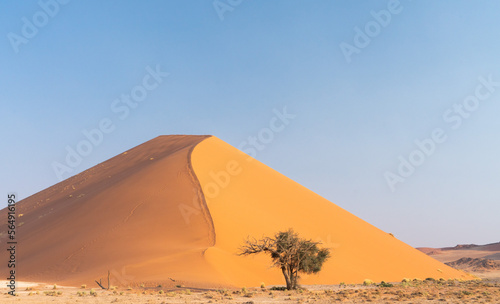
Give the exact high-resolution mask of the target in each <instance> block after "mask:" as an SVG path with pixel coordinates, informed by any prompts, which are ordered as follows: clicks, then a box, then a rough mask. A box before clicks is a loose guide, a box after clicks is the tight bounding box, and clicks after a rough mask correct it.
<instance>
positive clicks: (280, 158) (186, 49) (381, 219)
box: [0, 0, 500, 246]
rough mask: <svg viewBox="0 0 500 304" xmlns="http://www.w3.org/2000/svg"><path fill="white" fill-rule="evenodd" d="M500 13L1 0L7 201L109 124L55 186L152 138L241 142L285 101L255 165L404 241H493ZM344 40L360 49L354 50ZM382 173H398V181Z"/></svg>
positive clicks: (486, 8)
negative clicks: (124, 99) (121, 106)
mask: <svg viewBox="0 0 500 304" xmlns="http://www.w3.org/2000/svg"><path fill="white" fill-rule="evenodd" d="M43 7H45V11H44V8H43ZM499 9H500V3H497V2H493V1H474V2H472V1H439V2H437V1H418V2H416V1H413V2H412V1H408V0H401V1H399V2H398V1H395V0H391V1H363V2H361V1H356V2H354V1H290V0H288V1H284V0H282V1H246V0H242V1H238V0H232V1H229V0H220V1H210V0H209V1H142V2H141V1H95V0H89V1H76V0H73V1H68V0H65V1H62V0H59V1H56V0H41V1H23V2H22V3H19V2H15V1H2V2H1V3H0V25H1V26H0V29H1V31H2V32H0V37H2V38H1V39H0V105H1V111H0V117H1V119H0V130H1V131H0V132H1V133H0V134H1V141H2V149H1V150H0V159H2V160H3V162H2V169H1V172H0V195H4V196H5V198H6V197H7V193H9V192H16V193H17V194H18V196H19V197H20V198H26V197H28V196H30V195H32V194H34V193H36V192H38V191H40V190H43V189H44V188H46V187H49V186H51V185H53V184H55V183H57V182H58V181H59V179H58V177H57V175H56V174H55V172H54V169H53V164H54V162H58V163H61V164H64V162H65V156H66V154H67V152H66V147H68V146H69V147H71V148H73V149H76V147H77V145H78V144H79V143H80V142H81V141H82V140H84V139H85V136H84V135H83V133H82V131H84V130H87V131H90V130H92V129H94V128H96V127H98V126H99V123H100V121H101V120H103V119H109V120H110V121H111V122H112V124H113V127H114V130H113V131H112V132H111V133H108V134H104V136H103V139H102V142H101V143H100V144H98V145H96V146H93V147H92V151H91V152H90V153H89V155H87V156H85V157H82V161H81V163H80V164H78V165H77V166H75V168H71V169H72V171H71V173H64V174H63V177H64V178H67V177H69V176H71V175H73V174H76V173H78V172H81V171H83V170H85V169H87V168H90V167H92V166H94V165H96V164H98V163H100V162H102V161H104V160H106V159H108V158H110V157H112V156H114V155H116V154H119V153H121V152H123V151H124V150H127V149H130V148H132V147H134V146H136V145H138V144H140V143H143V142H145V141H147V140H149V139H152V138H154V137H156V136H158V135H165V134H212V135H215V136H217V137H219V138H221V139H223V140H225V141H226V142H228V143H230V144H232V145H233V146H239V145H240V144H241V143H242V142H243V141H245V140H247V139H248V137H249V136H257V138H258V135H259V134H261V132H262V130H263V129H265V128H266V127H269V122H270V121H271V119H273V117H275V116H276V114H275V110H277V111H283V109H284V108H286V111H288V113H290V114H294V115H296V116H295V118H293V119H291V120H290V122H289V124H288V125H286V127H285V128H284V129H283V130H282V131H280V132H275V134H274V136H273V139H272V140H271V141H270V142H267V143H266V144H265V145H263V146H264V149H262V150H261V151H258V153H257V155H256V158H257V159H259V160H260V161H262V162H264V163H265V164H267V165H269V166H271V167H272V168H274V169H276V170H278V171H279V172H281V173H283V174H285V175H287V176H288V177H290V178H292V179H294V180H295V181H297V182H299V183H301V184H303V185H304V186H306V187H308V188H310V189H311V190H313V191H315V192H317V193H318V194H320V195H322V196H324V197H325V198H327V199H329V200H330V201H332V202H333V203H335V204H338V205H339V206H341V207H343V208H345V209H347V210H348V211H350V212H352V213H354V214H355V215H357V216H359V217H361V218H363V219H365V220H367V221H368V222H370V223H371V224H374V225H375V226H377V227H379V228H381V229H382V230H384V231H387V232H392V233H393V234H394V235H395V236H396V237H398V238H399V239H401V240H403V241H405V242H407V243H409V244H410V245H413V246H452V245H455V244H457V243H489V242H497V241H499V236H498V234H497V232H498V231H499V228H500V224H499V221H498V214H500V204H499V199H500V187H498V184H499V183H500V174H499V172H500V162H499V160H498V155H500V144H499V141H498V139H497V138H498V134H499V131H500V120H499V119H497V113H500V86H498V84H496V82H498V81H500V72H499V71H500V69H499V68H500V61H499V60H498V54H499V53H500V40H499V39H498V28H500V20H499V19H498V16H497V15H498V14H497V13H498V11H499ZM49 13H50V14H49ZM50 15H52V16H50ZM376 16H378V17H376ZM33 28H34V31H33ZM30 29H31V32H30ZM359 32H361V33H362V34H359ZM13 37H15V39H14V38H13ZM363 38H364V39H363ZM356 43H357V44H356ZM347 44H348V45H349V46H350V50H352V49H356V50H357V51H356V52H354V53H352V54H350V55H346V54H345V51H343V48H342V47H341V46H342V45H344V46H345V45H347ZM348 59H349V60H348ZM148 67H149V69H153V70H155V69H159V70H160V71H162V72H165V73H167V72H168V73H169V75H168V76H166V77H164V78H163V79H162V82H161V83H158V85H157V87H156V88H154V89H152V90H148V91H146V93H147V96H146V97H145V98H144V100H142V101H141V102H137V106H136V107H135V108H133V109H132V108H130V109H129V110H130V111H129V114H128V116H127V117H126V118H124V119H120V115H119V113H117V112H116V111H115V112H114V111H113V109H112V104H113V102H114V101H115V100H117V99H120V96H121V95H122V94H131V92H132V91H134V90H135V88H137V86H141V84H142V83H143V79H144V77H145V76H146V75H148ZM481 79H482V80H481ZM149 80H151V78H149ZM485 82H489V83H490V84H489V86H488V85H485V84H484V83H485ZM478 86H479V87H480V88H479V91H478V90H477V88H478ZM477 92H479V96H482V98H479V97H478V95H477V94H478V93H477ZM486 95H488V96H487V97H485V96H486ZM478 101H479V102H478ZM464 103H467V104H464ZM454 105H455V106H458V107H460V106H461V105H462V108H463V106H464V105H465V106H467V108H466V110H462V113H464V112H463V111H466V113H465V114H467V115H465V114H463V115H462V114H459V113H458V112H456V111H455V110H456V108H454ZM467 109H468V110H467ZM447 111H452V112H448V120H446V119H445V118H444V117H443V115H444V113H447ZM450 113H451V114H450ZM464 116H467V118H465V117H464ZM451 118H454V121H455V122H456V121H457V120H458V119H460V120H461V124H460V126H459V127H456V125H455V124H454V123H452V122H450V120H451ZM455 127H456V128H455ZM436 129H440V130H441V131H442V133H443V134H444V135H443V136H445V137H446V140H445V141H444V142H441V143H437V142H434V148H433V149H430V150H429V151H430V152H431V153H428V154H426V153H425V151H423V150H422V149H420V148H419V147H418V145H417V144H416V143H415V141H416V140H418V141H424V142H425V139H429V138H432V133H433V132H434V131H435V130H436ZM431 150H432V151H431ZM429 151H427V152H429ZM411 155H413V156H414V159H413V161H414V162H415V163H418V166H417V165H415V166H414V169H413V170H410V171H411V174H409V176H404V177H403V176H402V175H401V174H400V173H401V172H399V171H398V167H399V166H401V165H400V162H401V161H400V158H399V157H400V156H401V157H402V158H403V159H406V161H408V162H409V159H410V156H411ZM422 156H423V158H422ZM419 157H420V158H419ZM388 172H390V173H392V174H393V176H396V175H397V176H399V178H400V179H398V181H397V182H395V184H393V187H392V188H391V186H390V182H389V183H388V182H387V174H388ZM407 175H408V174H407ZM401 180H404V181H401ZM393 182H394V180H393ZM2 193H3V194H2ZM3 201H4V202H3V203H0V207H2V208H3V207H5V206H6V199H4V200H3ZM305 203H307V202H305Z"/></svg>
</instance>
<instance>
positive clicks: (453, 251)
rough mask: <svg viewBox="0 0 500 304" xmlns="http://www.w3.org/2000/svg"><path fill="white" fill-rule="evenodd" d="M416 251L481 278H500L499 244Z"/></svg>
mask: <svg viewBox="0 0 500 304" xmlns="http://www.w3.org/2000/svg"><path fill="white" fill-rule="evenodd" d="M417 249H418V250H420V251H422V252H423V253H425V254H427V255H429V256H431V257H433V258H435V259H436V260H438V261H440V262H443V263H446V264H447V265H449V266H451V267H454V268H456V269H460V270H464V271H467V272H470V273H472V274H474V275H477V276H479V277H481V278H494V279H499V278H500V242H498V243H492V244H486V245H475V244H467V245H457V246H455V247H444V248H429V247H421V248H417Z"/></svg>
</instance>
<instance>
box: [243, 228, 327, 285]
mask: <svg viewBox="0 0 500 304" xmlns="http://www.w3.org/2000/svg"><path fill="white" fill-rule="evenodd" d="M319 244H321V243H319V242H313V241H312V240H307V239H302V238H300V237H299V235H298V233H295V232H294V231H293V229H288V230H287V231H280V232H278V233H276V234H275V236H274V237H264V238H263V239H261V240H257V239H255V238H253V239H247V240H246V241H245V244H244V245H243V246H242V247H241V248H240V253H239V255H250V254H257V253H261V252H263V253H267V254H269V255H270V256H271V259H272V260H273V266H275V267H278V268H280V269H281V271H282V272H283V276H284V277H285V281H286V288H287V289H288V290H291V289H297V283H298V279H299V272H303V273H307V274H311V273H317V272H319V271H320V270H321V267H322V266H323V263H324V262H325V261H326V260H327V259H328V258H329V257H330V250H329V249H327V248H322V249H320V248H318V245H319Z"/></svg>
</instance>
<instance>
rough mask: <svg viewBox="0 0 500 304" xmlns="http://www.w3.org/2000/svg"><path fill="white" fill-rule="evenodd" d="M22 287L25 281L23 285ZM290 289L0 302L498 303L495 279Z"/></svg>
mask: <svg viewBox="0 0 500 304" xmlns="http://www.w3.org/2000/svg"><path fill="white" fill-rule="evenodd" d="M25 286H26V285H25ZM303 287H304V289H300V290H296V291H286V290H285V291H283V290H272V287H271V288H269V287H265V288H247V289H223V290H200V289H189V288H187V287H179V288H176V289H175V290H162V288H161V287H157V288H136V289H130V288H126V289H120V288H117V289H115V290H102V289H91V288H74V287H59V286H57V287H56V288H55V289H54V286H49V285H45V286H44V285H31V286H29V285H28V287H19V288H18V295H17V296H10V295H7V294H6V291H7V290H6V289H5V288H2V290H1V292H2V295H1V296H0V302H1V303H158V304H160V303H248V304H250V303H336V302H339V303H406V304H409V303H413V304H416V303H500V280H499V279H498V278H497V279H495V280H491V279H485V280H482V281H479V280H477V281H467V282H459V281H451V280H449V281H445V280H441V281H431V280H423V281H422V280H416V279H415V280H410V281H409V282H404V283H395V284H394V286H393V287H382V286H380V285H379V284H377V285H372V286H363V285H348V286H339V285H309V286H303Z"/></svg>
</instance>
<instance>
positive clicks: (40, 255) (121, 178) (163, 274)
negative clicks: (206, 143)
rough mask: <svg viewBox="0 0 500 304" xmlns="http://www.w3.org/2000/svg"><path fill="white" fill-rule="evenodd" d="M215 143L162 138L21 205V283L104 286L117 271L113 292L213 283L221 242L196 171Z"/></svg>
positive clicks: (2, 214) (0, 214)
mask: <svg viewBox="0 0 500 304" xmlns="http://www.w3.org/2000/svg"><path fill="white" fill-rule="evenodd" d="M206 138H207V136H160V137H157V138H155V139H153V140H151V141H149V142H146V143H144V144H142V145H139V146H137V147H135V148H133V149H131V150H129V151H127V152H124V153H122V154H120V155H118V156H116V157H114V158H112V159H110V160H108V161H105V162H103V163H101V164H99V165H97V166H95V167H93V168H91V169H89V170H86V171H85V172H82V173H80V174H78V175H76V176H74V177H71V178H69V179H67V180H65V181H63V182H61V183H58V184H56V185H54V186H53V187H50V188H48V189H46V190H44V191H41V192H39V193H37V194H35V195H33V196H31V197H29V198H27V199H25V200H23V201H20V202H19V203H18V206H17V213H18V214H19V215H20V214H22V217H19V218H18V226H19V228H18V243H19V245H18V248H19V250H18V256H17V258H18V269H17V273H18V280H22V281H35V282H48V283H58V284H69V285H78V286H79V284H87V285H88V286H95V283H94V282H93V281H94V279H99V278H100V277H102V278H105V277H106V275H107V271H108V270H109V271H110V272H111V280H112V284H113V285H134V284H135V285H137V284H140V283H142V282H164V281H165V280H167V281H169V282H170V283H172V282H171V281H170V279H169V278H172V279H173V280H178V281H190V282H207V281H209V280H210V276H211V274H213V270H212V269H211V268H210V267H209V266H207V263H206V262H205V261H204V258H203V252H204V250H205V249H206V248H207V247H210V246H212V245H213V244H214V236H215V234H214V230H213V224H212V221H211V218H210V214H209V212H208V210H207V208H206V204H205V202H204V199H203V196H202V193H201V190H200V187H199V183H198V181H197V180H196V177H195V176H194V174H193V172H192V170H191V165H190V162H189V159H190V153H191V151H192V149H193V148H194V147H195V146H196V144H198V143H199V142H201V141H202V140H204V139H206ZM193 214H194V215H198V214H200V215H201V216H192V215H193ZM0 218H6V209H4V210H1V211H0ZM2 229H5V228H4V227H2ZM0 259H1V260H2V261H4V260H5V261H6V260H7V257H6V252H5V250H2V252H1V254H0ZM5 267H6V265H4V263H2V265H0V270H1V272H2V273H6V272H5V271H6V269H5ZM188 269H192V270H196V271H187V270H188Z"/></svg>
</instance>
